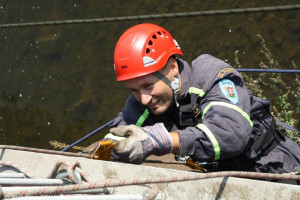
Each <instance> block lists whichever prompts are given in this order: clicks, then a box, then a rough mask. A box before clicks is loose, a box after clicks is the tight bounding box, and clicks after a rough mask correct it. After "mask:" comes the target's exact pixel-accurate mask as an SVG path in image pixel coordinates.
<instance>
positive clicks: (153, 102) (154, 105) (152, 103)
mask: <svg viewBox="0 0 300 200" xmlns="http://www.w3.org/2000/svg"><path fill="white" fill-rule="evenodd" d="M159 102H160V100H154V101H152V102H151V103H149V104H148V107H149V108H152V109H154V108H155V107H157V105H158V104H159Z"/></svg>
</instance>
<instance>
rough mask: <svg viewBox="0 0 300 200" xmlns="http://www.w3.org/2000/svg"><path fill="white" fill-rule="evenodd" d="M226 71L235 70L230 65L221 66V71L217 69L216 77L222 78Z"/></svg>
mask: <svg viewBox="0 0 300 200" xmlns="http://www.w3.org/2000/svg"><path fill="white" fill-rule="evenodd" d="M228 72H235V69H234V68H232V67H226V68H223V69H222V70H221V71H219V73H218V78H223V77H224V76H225V74H226V73H228Z"/></svg>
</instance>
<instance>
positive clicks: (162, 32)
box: [114, 23, 183, 81]
mask: <svg viewBox="0 0 300 200" xmlns="http://www.w3.org/2000/svg"><path fill="white" fill-rule="evenodd" d="M174 54H179V55H183V53H182V51H181V49H180V47H179V45H178V44H177V42H176V40H175V39H174V38H173V37H172V35H171V34H170V33H169V32H168V31H167V30H166V29H164V28H162V27H160V26H157V25H154V24H150V23H144V24H139V25H136V26H133V27H131V28H129V29H128V30H126V31H125V32H124V33H123V34H122V35H121V37H120V39H119V41H118V43H117V45H116V48H115V52H114V67H115V72H116V75H117V80H118V81H124V80H128V79H133V78H137V77H140V76H144V75H147V74H151V73H153V72H156V71H158V70H160V69H161V68H163V67H164V66H165V64H166V63H167V61H168V59H169V57H170V56H172V55H174Z"/></svg>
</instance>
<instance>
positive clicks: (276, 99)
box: [235, 35, 300, 145]
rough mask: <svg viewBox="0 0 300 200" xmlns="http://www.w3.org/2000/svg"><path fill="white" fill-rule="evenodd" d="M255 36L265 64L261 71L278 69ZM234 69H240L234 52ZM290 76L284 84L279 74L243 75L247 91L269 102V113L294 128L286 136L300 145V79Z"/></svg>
mask: <svg viewBox="0 0 300 200" xmlns="http://www.w3.org/2000/svg"><path fill="white" fill-rule="evenodd" d="M257 36H258V37H259V38H260V39H261V53H262V54H263V56H264V57H265V59H266V62H267V63H264V62H263V61H261V62H260V63H259V66H260V67H261V68H263V69H280V68H281V67H280V65H279V63H278V62H277V60H275V59H274V58H273V55H272V54H271V51H270V50H269V49H268V48H267V45H266V42H265V40H264V39H263V37H262V36H261V35H257ZM235 67H236V68H241V64H240V62H239V58H238V51H236V52H235ZM292 67H293V68H295V69H297V66H296V65H295V63H294V62H292ZM292 76H293V77H295V78H294V79H293V80H289V82H285V81H283V77H282V74H281V73H259V74H258V75H257V76H256V77H250V76H249V74H246V73H243V77H244V80H245V82H246V85H247V87H248V89H249V90H250V91H252V93H253V94H254V95H255V96H258V97H261V98H264V99H269V100H271V102H272V110H271V111H272V115H273V116H274V117H275V119H276V120H278V121H281V122H285V123H287V124H289V125H292V126H293V127H296V129H297V133H296V134H294V133H293V132H292V131H286V134H287V135H288V136H289V137H290V138H292V139H293V140H294V141H295V142H296V143H298V144H299V145H300V124H299V114H300V98H299V97H300V81H299V80H300V79H299V75H298V74H293V75H292ZM292 85H296V86H292ZM264 91H268V94H269V95H270V94H271V95H270V96H267V95H266V93H264ZM270 91H271V92H270ZM291 102H295V103H294V104H295V105H292V104H291Z"/></svg>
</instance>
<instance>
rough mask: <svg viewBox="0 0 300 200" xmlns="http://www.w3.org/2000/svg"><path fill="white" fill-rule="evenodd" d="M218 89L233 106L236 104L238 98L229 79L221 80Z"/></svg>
mask: <svg viewBox="0 0 300 200" xmlns="http://www.w3.org/2000/svg"><path fill="white" fill-rule="evenodd" d="M219 86H220V89H221V91H222V93H223V94H224V96H225V97H226V98H227V99H228V100H229V101H231V102H232V103H233V104H237V103H238V100H239V97H238V94H237V91H236V89H235V85H234V83H233V82H232V81H231V80H229V79H223V80H221V81H220V82H219Z"/></svg>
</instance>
